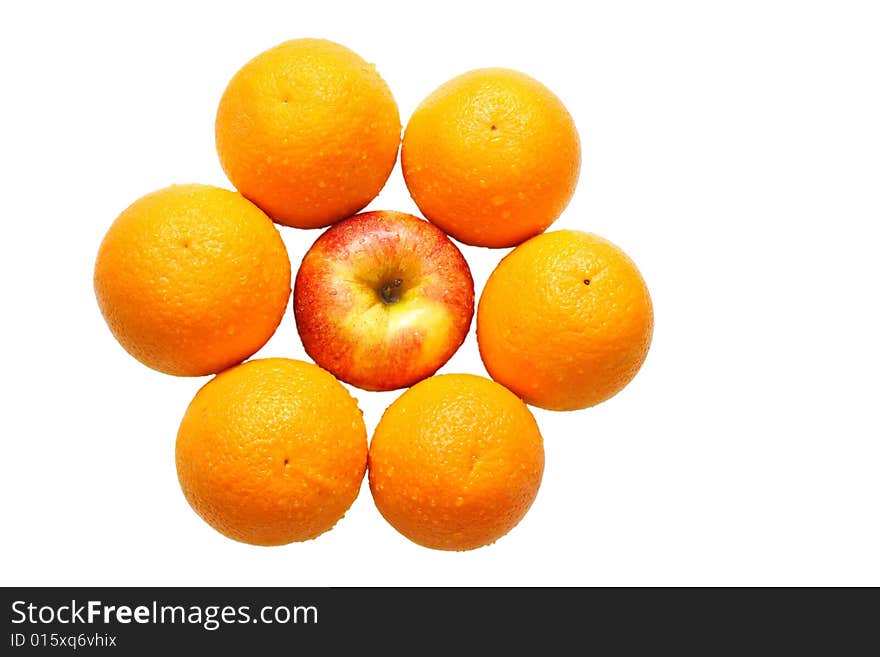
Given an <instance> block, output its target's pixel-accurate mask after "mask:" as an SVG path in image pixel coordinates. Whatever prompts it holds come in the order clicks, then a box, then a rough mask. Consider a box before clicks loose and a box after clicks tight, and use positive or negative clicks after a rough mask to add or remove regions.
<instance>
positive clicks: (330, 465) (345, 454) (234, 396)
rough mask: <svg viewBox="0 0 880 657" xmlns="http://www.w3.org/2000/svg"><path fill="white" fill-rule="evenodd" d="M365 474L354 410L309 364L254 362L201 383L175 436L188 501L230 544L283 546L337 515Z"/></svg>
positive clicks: (363, 436)
mask: <svg viewBox="0 0 880 657" xmlns="http://www.w3.org/2000/svg"><path fill="white" fill-rule="evenodd" d="M366 467H367V432H366V429H365V427H364V421H363V418H362V416H361V412H360V410H359V409H358V406H357V402H356V401H355V400H354V399H353V398H352V397H351V395H349V394H348V391H347V390H346V389H345V388H344V387H343V386H342V384H341V383H339V382H338V381H337V380H336V379H334V378H333V376H332V375H331V374H329V373H328V372H326V371H324V370H322V369H321V368H320V367H318V366H317V365H312V364H310V363H304V362H302V361H297V360H289V359H287V358H268V359H264V360H253V361H249V362H247V363H244V364H242V365H239V366H237V367H234V368H232V369H230V370H227V371H225V372H223V373H221V374H219V375H217V377H215V378H214V379H212V380H211V381H210V382H208V383H207V384H206V385H205V386H204V387H203V388H202V389H201V390H199V392H198V393H197V394H196V396H195V398H194V399H193V400H192V402H191V403H190V405H189V408H187V409H186V414H185V415H184V416H183V421H182V422H181V424H180V431H179V432H178V434H177V475H178V478H179V480H180V486H181V488H182V489H183V493H184V495H185V496H186V499H187V501H188V502H189V503H190V505H191V506H192V508H193V509H194V510H195V511H196V513H198V514H199V515H200V516H201V517H202V519H204V520H205V522H207V523H208V524H209V525H211V526H212V527H213V528H214V529H216V530H217V531H219V532H220V533H222V534H224V535H226V536H228V537H229V538H232V539H235V540H237V541H242V542H244V543H252V544H254V545H282V544H285V543H290V542H293V541H304V540H307V539H310V538H315V537H316V536H318V535H319V534H322V533H323V532H325V531H327V530H328V529H330V528H331V527H333V525H334V524H336V522H337V521H338V520H339V519H340V518H341V517H342V516H343V515H344V514H345V512H346V511H347V510H348V508H349V507H350V506H351V504H352V502H354V500H355V498H356V497H357V494H358V491H359V490H360V485H361V482H362V480H363V478H364V472H365V471H366Z"/></svg>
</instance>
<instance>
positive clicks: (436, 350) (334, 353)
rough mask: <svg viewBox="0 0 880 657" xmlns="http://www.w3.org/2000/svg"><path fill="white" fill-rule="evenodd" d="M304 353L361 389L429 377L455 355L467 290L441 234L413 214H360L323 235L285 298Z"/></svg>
mask: <svg viewBox="0 0 880 657" xmlns="http://www.w3.org/2000/svg"><path fill="white" fill-rule="evenodd" d="M293 310H294V315H295V317H296V326H297V330H298V331H299V335H300V338H302V342H303V346H305V349H306V353H308V355H309V356H310V357H311V358H312V359H313V360H314V361H315V362H316V363H317V364H318V365H320V366H321V367H323V368H324V369H326V370H328V371H329V372H331V373H332V374H333V375H334V376H336V378H338V379H340V380H341V381H345V382H346V383H350V384H352V385H354V386H357V387H359V388H363V389H365V390H396V389H398V388H405V387H407V386H411V385H413V384H414V383H416V382H418V381H421V380H422V379H424V378H427V377H429V376H431V375H432V374H434V372H436V371H437V370H438V369H439V368H440V367H442V366H443V364H444V363H446V361H448V360H449V359H450V358H451V357H452V355H453V354H454V353H455V352H456V351H457V350H458V348H459V347H460V346H461V343H462V342H463V341H464V338H465V336H466V335H467V332H468V330H469V329H470V325H471V320H472V318H473V314H474V281H473V278H472V277H471V271H470V267H468V264H467V262H466V261H465V259H464V256H463V255H462V254H461V251H459V250H458V247H456V246H455V244H453V243H452V241H451V240H450V239H449V238H448V237H447V236H446V234H445V233H444V232H443V231H441V230H440V229H439V228H437V227H436V226H434V225H433V224H431V223H429V222H427V221H424V220H423V219H419V218H418V217H415V216H413V215H411V214H406V213H404V212H393V211H376V212H364V213H362V214H357V215H355V216H353V217H349V218H348V219H344V220H342V221H340V222H338V223H336V224H334V225H333V226H331V227H330V228H329V229H328V230H327V231H326V232H324V233H323V234H322V235H321V236H320V237H319V238H318V239H317V240H316V241H315V243H314V244H313V245H312V247H311V248H310V249H309V250H308V252H307V253H306V255H305V257H304V258H303V261H302V264H301V265H300V268H299V271H298V272H297V275H296V282H295V284H294V291H293Z"/></svg>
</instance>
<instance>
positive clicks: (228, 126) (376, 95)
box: [215, 39, 400, 228]
mask: <svg viewBox="0 0 880 657" xmlns="http://www.w3.org/2000/svg"><path fill="white" fill-rule="evenodd" d="M215 134H216V140H217V153H218V154H219V156H220V163H221V164H222V165H223V169H224V171H226V175H227V176H229V180H231V181H232V184H233V185H235V187H236V188H237V189H238V190H239V191H240V192H241V193H242V194H244V195H245V196H246V197H247V198H249V199H250V200H252V201H253V202H254V203H256V204H257V205H258V206H260V207H261V208H262V209H263V210H265V211H266V213H267V214H268V215H269V216H270V217H272V218H273V219H274V220H275V221H277V222H278V223H282V224H286V225H288V226H296V227H297V228H318V227H321V226H328V225H330V224H332V223H333V222H335V221H337V220H339V219H342V218H344V217H348V216H351V215H352V214H354V213H355V212H357V211H358V210H360V209H361V208H363V207H364V206H365V205H367V203H369V202H370V201H371V200H372V199H373V197H375V196H376V194H378V193H379V190H381V189H382V186H383V185H384V184H385V181H386V180H387V179H388V175H389V174H390V173H391V169H392V168H393V167H394V162H395V160H396V159H397V148H398V146H399V145H400V116H399V115H398V113H397V104H396V103H395V102H394V98H393V97H392V96H391V91H389V89H388V85H386V84H385V81H384V80H383V79H382V78H381V77H380V76H379V74H378V73H377V72H376V68H375V67H374V66H373V65H372V64H368V63H367V62H365V61H364V60H363V59H362V58H361V57H360V56H359V55H357V54H356V53H354V52H352V51H351V50H349V49H348V48H345V47H343V46H341V45H339V44H337V43H333V42H332V41H325V40H323V39H297V40H294V41H287V42H285V43H282V44H281V45H279V46H276V47H274V48H271V49H270V50H267V51H265V52H263V53H261V54H260V55H257V56H256V57H254V58H253V59H252V60H251V61H249V62H248V63H247V64H245V65H244V66H243V67H242V68H241V70H240V71H238V73H236V74H235V76H234V77H233V78H232V80H231V81H230V83H229V86H227V87H226V91H225V92H224V94H223V97H222V99H221V100H220V106H219V108H218V109H217V119H216V123H215Z"/></svg>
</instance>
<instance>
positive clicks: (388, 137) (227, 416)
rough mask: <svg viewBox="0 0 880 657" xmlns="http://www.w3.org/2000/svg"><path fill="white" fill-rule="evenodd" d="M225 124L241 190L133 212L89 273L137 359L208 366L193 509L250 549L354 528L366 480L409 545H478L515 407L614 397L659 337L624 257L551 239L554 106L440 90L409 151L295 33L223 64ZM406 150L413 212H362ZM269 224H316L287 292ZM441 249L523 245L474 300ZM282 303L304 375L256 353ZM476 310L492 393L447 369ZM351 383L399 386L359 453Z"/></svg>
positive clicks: (196, 188)
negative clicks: (228, 71) (352, 516)
mask: <svg viewBox="0 0 880 657" xmlns="http://www.w3.org/2000/svg"><path fill="white" fill-rule="evenodd" d="M215 129H216V144H217V152H218V155H219V158H220V162H221V164H222V166H223V169H224V171H225V172H226V174H227V176H228V178H229V180H230V181H231V183H232V185H233V186H234V187H235V188H236V190H237V191H236V192H233V191H229V190H225V189H219V188H216V187H211V186H207V185H174V186H171V187H168V188H166V189H162V190H159V191H155V192H153V193H150V194H147V195H146V196H144V197H142V198H140V199H138V200H136V201H135V202H134V203H132V204H131V205H130V206H129V207H128V208H127V209H125V210H124V211H123V212H122V214H120V215H119V217H118V218H117V219H116V220H115V221H114V222H113V224H112V225H111V227H110V229H109V230H108V232H107V234H106V236H105V238H104V240H103V242H102V243H101V246H100V248H99V251H98V256H97V260H96V263H95V272H94V286H95V293H96V296H97V300H98V305H99V307H100V310H101V312H102V314H103V316H104V318H105V320H106V322H107V325H108V327H109V328H110V330H111V332H112V333H113V335H114V336H115V337H116V339H117V340H118V341H119V343H120V344H121V345H122V347H124V348H125V350H126V351H128V352H129V353H130V354H131V355H132V356H134V357H135V358H136V359H137V360H139V361H141V362H142V363H143V364H145V365H147V366H149V367H151V368H153V369H155V370H158V371H160V372H164V373H167V374H172V375H176V376H204V375H208V374H215V375H216V376H215V377H214V378H212V379H211V380H210V381H209V382H208V383H207V384H205V385H204V386H203V387H202V388H201V389H200V390H199V391H198V393H197V394H196V396H195V397H194V398H193V400H192V401H191V403H190V404H189V407H188V408H187V410H186V413H185V415H184V417H183V420H182V422H181V424H180V429H179V432H178V435H177V446H176V464H177V474H178V479H179V481H180V485H181V488H182V490H183V493H184V495H185V497H186V499H187V501H188V502H189V504H190V505H191V506H192V508H193V510H194V511H195V512H196V513H197V514H198V515H199V516H201V517H202V518H203V519H204V520H205V522H207V523H208V524H209V525H211V526H212V527H213V528H214V529H216V530H217V531H219V532H220V533H222V534H224V535H226V536H228V537H229V538H232V539H235V540H238V541H242V542H245V543H251V544H255V545H282V544H287V543H291V542H295V541H303V540H308V539H312V538H315V537H317V536H319V535H320V534H322V533H324V532H325V531H327V530H329V529H331V528H332V527H333V526H334V524H335V523H336V522H337V521H338V520H339V519H340V518H342V517H343V515H344V514H345V513H346V511H347V510H348V508H349V507H350V506H351V504H352V503H353V502H354V500H355V498H356V497H357V495H358V492H359V490H360V487H361V484H362V481H363V478H364V476H365V475H366V473H367V472H369V486H370V490H371V492H372V495H373V499H374V501H375V503H376V507H377V508H378V510H379V511H380V513H381V514H382V516H383V517H384V518H385V519H386V520H387V521H388V522H389V523H390V524H391V525H392V526H393V527H394V528H396V529H397V530H398V531H399V532H400V533H401V534H403V535H404V536H406V537H407V538H409V539H410V540H412V541H414V542H415V543H418V544H420V545H423V546H426V547H429V548H435V549H441V550H470V549H474V548H478V547H481V546H484V545H488V544H490V543H493V542H494V541H496V540H497V539H498V538H500V537H502V536H504V535H505V534H506V533H507V532H508V531H510V530H511V529H512V528H513V527H514V526H515V525H516V524H517V523H518V522H519V521H520V520H521V519H522V517H523V516H524V515H525V514H526V512H527V511H528V509H529V507H530V506H531V504H532V502H533V500H534V499H535V496H536V495H537V492H538V488H539V486H540V483H541V477H542V474H543V469H544V443H543V438H542V436H541V433H540V430H539V428H538V425H537V423H536V421H535V418H534V416H533V415H532V413H531V411H530V410H529V408H528V406H527V404H528V405H532V406H535V407H539V408H543V409H548V410H554V411H572V410H577V409H583V408H587V407H590V406H593V405H595V404H598V403H601V402H603V401H605V400H607V399H608V398H610V397H612V396H613V395H615V394H616V393H617V392H619V391H620V390H621V389H623V388H624V386H626V385H627V384H628V383H629V382H630V381H631V380H632V378H633V377H634V376H635V375H636V373H637V372H638V370H639V368H640V367H641V365H642V363H643V362H644V360H645V357H646V355H647V352H648V348H649V346H650V343H651V336H652V330H653V310H652V306H651V298H650V296H649V293H648V289H647V287H646V285H645V282H644V280H643V279H642V277H641V275H640V273H639V271H638V269H637V268H636V266H635V264H634V263H633V262H632V260H630V259H629V258H628V257H627V255H626V254H625V253H624V252H623V251H621V250H620V249H619V248H618V247H616V246H615V245H614V244H612V243H611V242H609V241H607V240H605V239H603V238H601V237H598V236H597V235H594V234H591V233H585V232H580V231H574V230H559V231H551V232H545V231H546V230H547V229H548V228H549V227H550V226H551V225H552V224H553V222H554V221H555V220H556V219H557V218H558V217H559V216H560V214H561V213H562V212H563V210H564V209H565V207H566V206H567V204H568V202H569V200H570V199H571V196H572V194H573V193H574V189H575V186H576V183H577V179H578V173H579V170H580V157H581V156H580V141H579V138H578V133H577V130H576V128H575V124H574V121H573V119H572V117H571V115H570V114H569V113H568V111H567V110H566V108H565V106H564V105H563V104H562V102H561V101H560V100H559V99H558V98H557V97H556V96H555V95H554V94H553V93H552V92H551V91H550V90H549V89H547V88H546V87H544V86H543V85H542V84H541V83H540V82H538V81H537V80H535V79H533V78H531V77H529V76H527V75H525V74H523V73H519V72H516V71H512V70H508V69H481V70H476V71H471V72H469V73H465V74H464V75H461V76H459V77H457V78H454V79H453V80H450V81H449V82H447V83H445V84H443V85H442V86H440V87H439V88H438V89H436V90H435V91H434V92H433V93H431V94H430V95H429V96H428V97H427V98H426V99H425V100H424V101H423V102H422V103H421V104H420V105H419V106H418V108H417V109H416V110H415V112H414V113H413V115H412V117H411V118H410V119H409V122H408V124H407V126H406V129H405V131H404V134H403V139H402V140H401V135H400V132H401V122H400V117H399V114H398V110H397V105H396V103H395V101H394V98H393V96H392V95H391V91H390V90H389V88H388V85H387V84H386V83H385V81H384V80H383V79H382V78H381V76H380V75H379V73H378V72H377V71H376V69H375V67H374V66H373V65H371V64H368V63H367V62H366V61H364V60H363V59H362V58H361V57H360V56H358V55H357V54H355V53H354V52H352V51H351V50H349V49H347V48H345V47H343V46H341V45H338V44H336V43H333V42H330V41H325V40H321V39H298V40H294V41H288V42H286V43H283V44H281V45H279V46H276V47H274V48H272V49H270V50H267V51H265V52H263V53H262V54H260V55H258V56H257V57H255V58H254V59H252V60H251V61H250V62H248V63H246V64H245V65H244V66H243V67H242V68H241V70H239V71H238V72H237V73H236V74H235V75H234V77H233V78H232V80H231V81H230V82H229V85H228V86H227V88H226V90H225V92H224V94H223V96H222V98H221V100H220V104H219V108H218V110H217V115H216V122H215ZM401 141H402V145H401ZM398 150H400V151H401V165H402V170H403V175H404V179H405V182H406V185H407V188H408V189H409V192H410V195H411V196H412V198H413V200H414V201H415V203H416V205H417V206H418V208H419V211H420V212H421V213H422V214H423V215H424V217H425V219H421V218H419V217H416V216H413V215H411V214H406V213H403V212H395V211H374V212H365V213H361V214H358V212H359V211H360V210H362V209H363V208H364V207H365V206H366V205H367V204H369V203H370V201H371V200H372V199H373V198H374V197H375V196H376V195H377V194H378V193H379V191H380V190H381V189H382V187H383V186H384V184H385V182H386V181H387V179H388V177H389V176H390V174H391V171H392V169H393V168H394V164H395V162H396V160H397V154H398ZM279 225H280V226H283V227H285V228H283V230H292V229H316V228H326V230H325V231H324V232H323V233H322V234H321V235H320V236H319V237H318V238H317V240H315V242H314V244H313V245H312V246H311V248H310V249H309V250H308V252H307V253H306V255H305V257H304V258H303V260H302V262H301V263H300V265H299V268H298V270H297V271H296V273H295V279H294V280H295V282H294V285H293V288H291V274H292V271H291V263H290V260H289V258H288V255H287V251H286V249H285V246H284V242H283V241H282V239H281V234H280V232H279V227H278V226H279ZM286 227H291V228H286ZM450 238H452V239H450ZM453 239H455V240H457V241H459V242H462V243H465V244H468V245H473V246H481V247H488V248H502V247H514V248H513V250H512V251H510V252H509V253H508V254H507V255H506V256H505V257H504V258H503V259H501V260H500V262H499V263H498V265H497V267H496V268H495V270H494V271H493V272H492V274H491V276H490V277H489V280H488V282H487V283H486V285H485V287H484V289H483V290H482V292H481V294H480V296H479V300H478V303H475V300H476V297H475V291H474V282H473V279H472V277H471V272H470V268H469V266H468V263H467V261H466V260H465V258H464V256H463V255H462V253H461V251H460V250H459V249H458V247H457V246H456V245H455V242H453ZM485 253H487V254H489V253H492V252H491V251H488V250H487V251H485ZM291 296H292V307H293V313H294V317H295V320H296V327H297V331H298V333H299V336H300V338H301V340H302V343H303V346H304V347H305V350H306V353H307V354H308V355H309V357H310V358H311V359H312V360H313V361H314V364H312V363H306V362H303V361H298V360H292V359H287V358H264V359H256V360H247V359H248V358H249V357H250V356H252V355H253V354H255V353H256V352H257V351H258V350H259V349H260V348H261V347H262V346H263V345H264V344H266V342H267V341H268V340H269V338H270V337H271V336H272V335H273V333H274V332H275V331H276V329H277V328H278V326H279V324H280V322H281V319H282V317H283V315H284V313H285V312H286V310H287V307H288V302H289V301H290V300H291ZM475 306H476V331H477V341H478V345H479V352H480V356H481V358H482V360H483V363H484V364H485V367H486V371H487V372H488V374H489V376H490V377H491V379H489V378H486V377H483V376H477V375H474V374H442V375H436V374H435V373H436V372H437V370H439V369H440V368H441V367H442V366H443V365H444V364H445V363H446V362H447V361H448V360H449V358H450V357H451V356H452V355H453V354H454V353H455V352H456V350H457V349H458V348H459V347H460V346H461V344H462V343H463V341H464V339H465V337H466V335H467V333H468V332H469V330H470V327H471V324H472V321H473V315H474V309H475ZM340 382H344V383H347V384H349V385H352V386H355V387H357V388H361V389H363V390H368V391H377V390H398V389H406V390H405V391H404V392H403V393H402V394H401V396H400V397H399V398H398V399H397V400H396V401H394V402H393V403H392V404H391V405H390V406H389V407H388V408H387V410H386V411H385V413H384V415H383V416H382V419H381V421H380V422H379V424H378V426H377V427H376V430H375V432H374V434H373V436H372V439H371V440H370V441H369V442H368V440H367V430H366V427H365V426H364V421H363V417H362V414H361V412H360V410H359V408H358V405H357V401H356V400H355V399H354V398H353V397H352V395H351V394H350V393H349V391H348V389H346V387H345V386H344V385H342V383H340Z"/></svg>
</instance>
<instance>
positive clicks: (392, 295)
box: [380, 278, 403, 303]
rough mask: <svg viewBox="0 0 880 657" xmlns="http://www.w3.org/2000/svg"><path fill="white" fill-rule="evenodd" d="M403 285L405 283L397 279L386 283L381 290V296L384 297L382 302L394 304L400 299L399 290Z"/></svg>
mask: <svg viewBox="0 0 880 657" xmlns="http://www.w3.org/2000/svg"><path fill="white" fill-rule="evenodd" d="M401 285H403V281H402V280H401V279H399V278H395V279H394V280H393V281H390V282H388V283H385V285H383V286H382V289H381V290H380V294H381V295H382V301H384V302H385V303H394V302H395V301H398V300H399V299H400V297H399V296H397V290H398V288H399V287H400V286H401Z"/></svg>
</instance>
